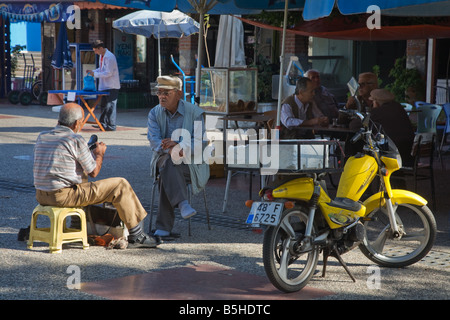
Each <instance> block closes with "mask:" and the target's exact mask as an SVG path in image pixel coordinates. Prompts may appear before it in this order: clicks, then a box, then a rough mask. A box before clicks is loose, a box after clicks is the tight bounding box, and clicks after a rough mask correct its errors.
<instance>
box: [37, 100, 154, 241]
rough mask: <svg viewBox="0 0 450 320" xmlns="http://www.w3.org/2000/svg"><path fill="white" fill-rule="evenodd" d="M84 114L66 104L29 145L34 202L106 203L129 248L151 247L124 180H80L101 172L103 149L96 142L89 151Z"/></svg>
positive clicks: (138, 207)
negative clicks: (52, 124) (114, 212)
mask: <svg viewBox="0 0 450 320" xmlns="http://www.w3.org/2000/svg"><path fill="white" fill-rule="evenodd" d="M83 119H84V111H83V108H81V107H80V106H79V105H78V104H76V103H67V104H65V105H64V106H63V107H62V108H61V110H60V112H59V119H58V125H57V126H56V127H55V128H54V129H52V130H49V131H44V132H41V133H40V134H39V136H38V138H37V140H36V145H35V147H34V163H33V175H34V186H35V188H36V200H37V201H38V202H39V203H40V204H41V205H43V206H56V207H85V206H88V205H92V204H100V203H104V202H111V203H112V204H113V205H114V207H115V208H116V209H117V213H118V214H119V217H120V219H121V220H122V221H123V222H124V224H125V225H126V227H127V228H128V231H129V232H130V234H129V236H128V248H154V247H156V246H157V245H158V244H159V239H156V238H154V237H152V236H149V235H147V234H146V233H145V232H144V231H143V229H142V223H141V222H142V221H143V219H144V218H145V216H146V215H147V212H146V211H145V209H144V208H143V207H142V205H141V203H140V201H139V199H138V197H137V196H136V194H135V192H134V190H133V188H132V187H131V185H130V183H129V182H128V181H127V180H126V179H124V178H119V177H117V178H107V179H101V180H96V181H92V182H83V178H84V177H85V173H87V174H89V176H90V177H92V178H95V177H97V175H98V174H99V173H100V170H101V168H102V164H103V156H104V154H105V151H106V145H105V144H104V143H103V142H97V143H96V147H95V149H94V150H93V151H92V152H91V151H90V150H89V147H88V144H87V142H86V140H84V138H83V137H82V136H81V135H80V134H78V133H79V132H80V131H81V127H82V123H83Z"/></svg>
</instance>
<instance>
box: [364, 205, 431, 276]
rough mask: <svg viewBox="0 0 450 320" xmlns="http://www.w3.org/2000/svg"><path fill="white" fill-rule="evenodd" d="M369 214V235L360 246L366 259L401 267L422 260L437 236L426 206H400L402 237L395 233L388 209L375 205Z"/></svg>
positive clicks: (398, 210)
mask: <svg viewBox="0 0 450 320" xmlns="http://www.w3.org/2000/svg"><path fill="white" fill-rule="evenodd" d="M367 217H368V218H369V219H367V221H365V223H364V226H365V228H366V235H365V237H364V241H363V242H362V243H361V244H360V246H359V248H360V250H361V251H362V252H363V254H364V255H365V256H366V257H367V258H369V259H370V260H372V261H373V262H375V263H377V264H378V265H381V266H384V267H394V268H401V267H405V266H409V265H411V264H413V263H416V262H417V261H420V260H421V259H422V258H423V257H425V256H426V255H427V253H428V252H429V251H430V250H431V247H432V246H433V244H434V241H435V239H436V230H437V228H436V221H435V219H434V216H433V213H432V212H431V211H430V209H429V208H428V207H427V206H416V205H412V204H406V203H403V204H400V205H398V206H397V209H396V213H395V217H396V220H397V224H398V227H399V229H400V232H401V233H402V235H401V237H400V238H395V237H394V236H393V232H392V230H391V225H390V222H389V217H388V213H387V210H386V208H384V207H379V208H376V209H375V210H373V211H372V212H370V213H369V214H368V215H367Z"/></svg>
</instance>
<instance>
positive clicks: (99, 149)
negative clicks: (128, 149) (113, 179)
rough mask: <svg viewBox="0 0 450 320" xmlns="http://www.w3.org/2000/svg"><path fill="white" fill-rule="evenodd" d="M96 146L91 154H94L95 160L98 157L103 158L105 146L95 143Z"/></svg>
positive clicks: (101, 143)
mask: <svg viewBox="0 0 450 320" xmlns="http://www.w3.org/2000/svg"><path fill="white" fill-rule="evenodd" d="M96 144H97V147H96V148H95V149H94V150H93V151H92V153H93V154H94V156H95V158H97V157H98V156H100V157H103V156H104V155H105V152H106V144H105V143H103V142H96Z"/></svg>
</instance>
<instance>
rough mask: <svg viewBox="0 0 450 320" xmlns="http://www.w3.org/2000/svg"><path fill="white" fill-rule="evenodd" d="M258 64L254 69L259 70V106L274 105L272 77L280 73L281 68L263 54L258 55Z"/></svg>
mask: <svg viewBox="0 0 450 320" xmlns="http://www.w3.org/2000/svg"><path fill="white" fill-rule="evenodd" d="M257 61H258V63H257V64H255V65H254V66H253V67H254V68H257V69H258V105H259V106H260V107H261V106H262V105H263V104H265V103H267V104H272V103H273V102H274V101H275V100H274V99H272V76H273V75H274V74H278V73H279V72H280V70H279V67H278V66H277V65H276V64H274V63H271V62H270V60H269V59H267V58H265V57H264V56H263V55H262V54H258V57H257Z"/></svg>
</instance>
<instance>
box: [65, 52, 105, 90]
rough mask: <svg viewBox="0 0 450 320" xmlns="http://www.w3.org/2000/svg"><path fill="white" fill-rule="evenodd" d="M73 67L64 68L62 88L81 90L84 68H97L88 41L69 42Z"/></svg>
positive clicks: (84, 73) (95, 59)
mask: <svg viewBox="0 0 450 320" xmlns="http://www.w3.org/2000/svg"><path fill="white" fill-rule="evenodd" d="M69 48H70V53H71V55H72V62H73V68H72V69H70V70H67V69H64V70H63V72H64V77H63V90H82V89H83V77H84V76H85V75H86V70H94V69H96V68H97V58H96V56H95V53H94V51H93V50H92V46H91V45H90V44H89V43H71V44H70V46H69Z"/></svg>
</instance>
